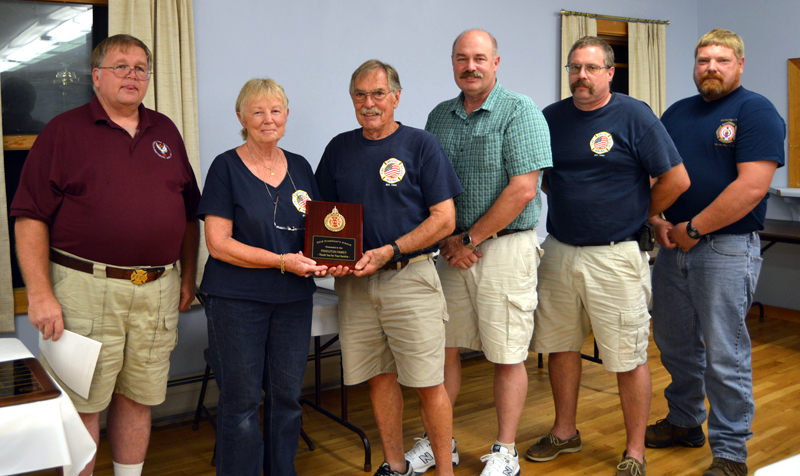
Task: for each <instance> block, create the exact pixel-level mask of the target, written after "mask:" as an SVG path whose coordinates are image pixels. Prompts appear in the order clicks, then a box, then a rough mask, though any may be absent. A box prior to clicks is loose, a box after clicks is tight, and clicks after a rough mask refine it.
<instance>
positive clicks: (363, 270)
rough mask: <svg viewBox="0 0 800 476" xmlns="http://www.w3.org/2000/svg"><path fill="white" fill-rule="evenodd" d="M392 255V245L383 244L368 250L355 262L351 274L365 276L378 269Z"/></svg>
mask: <svg viewBox="0 0 800 476" xmlns="http://www.w3.org/2000/svg"><path fill="white" fill-rule="evenodd" d="M393 256H394V249H393V248H392V245H384V246H381V247H380V248H375V249H374V250H369V251H367V252H365V253H364V256H362V257H361V259H360V260H358V263H356V266H355V269H354V271H353V274H355V275H356V276H358V277H359V278H360V277H361V276H367V275H370V274H372V273H374V272H375V271H378V270H379V269H381V268H382V267H383V265H385V264H386V263H388V262H389V260H390V259H392V257H393Z"/></svg>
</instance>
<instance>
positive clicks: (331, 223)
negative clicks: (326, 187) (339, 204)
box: [325, 207, 345, 232]
mask: <svg viewBox="0 0 800 476" xmlns="http://www.w3.org/2000/svg"><path fill="white" fill-rule="evenodd" d="M344 225H345V220H344V217H343V216H342V215H341V214H340V213H339V210H337V209H336V207H333V211H332V212H330V213H328V214H327V215H326V216H325V228H327V229H328V230H330V231H333V232H337V231H342V230H344Z"/></svg>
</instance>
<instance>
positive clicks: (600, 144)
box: [589, 132, 614, 154]
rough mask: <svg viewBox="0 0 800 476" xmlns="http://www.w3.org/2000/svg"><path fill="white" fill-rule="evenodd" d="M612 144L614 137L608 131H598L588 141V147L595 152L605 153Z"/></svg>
mask: <svg viewBox="0 0 800 476" xmlns="http://www.w3.org/2000/svg"><path fill="white" fill-rule="evenodd" d="M613 146H614V139H613V138H612V137H611V134H609V133H608V132H598V133H597V134H595V135H594V136H593V137H592V140H590V141H589V147H591V149H592V152H594V153H595V154H605V153H606V152H608V151H609V150H611V147H613Z"/></svg>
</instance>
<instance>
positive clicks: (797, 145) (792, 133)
mask: <svg viewBox="0 0 800 476" xmlns="http://www.w3.org/2000/svg"><path fill="white" fill-rule="evenodd" d="M788 69H789V74H788V82H789V134H788V138H789V157H788V161H789V187H790V188H800V58H791V59H789V60H788Z"/></svg>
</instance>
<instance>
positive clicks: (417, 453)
mask: <svg viewBox="0 0 800 476" xmlns="http://www.w3.org/2000/svg"><path fill="white" fill-rule="evenodd" d="M414 439H415V440H417V442H416V443H414V447H413V448H411V451H409V452H408V453H406V460H408V461H410V462H411V466H412V467H413V468H414V473H415V474H422V473H424V472H425V471H427V470H429V469H431V468H433V467H435V466H436V460H435V459H434V458H433V448H432V447H431V441H430V440H429V439H428V435H426V434H423V435H422V438H414ZM456 443H457V441H456V439H455V438H453V467H454V468H455V467H456V466H458V462H459V460H458V451H456Z"/></svg>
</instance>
